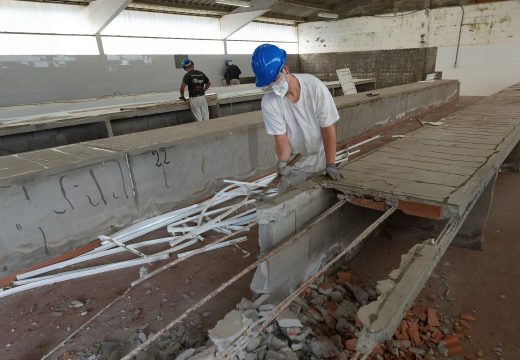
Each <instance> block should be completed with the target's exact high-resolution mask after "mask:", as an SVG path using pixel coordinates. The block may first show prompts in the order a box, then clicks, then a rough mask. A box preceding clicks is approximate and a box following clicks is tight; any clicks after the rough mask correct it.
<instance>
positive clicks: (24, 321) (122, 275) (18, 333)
mask: <svg viewBox="0 0 520 360" xmlns="http://www.w3.org/2000/svg"><path fill="white" fill-rule="evenodd" d="M478 99H479V98H467V97H463V98H461V99H460V100H459V101H457V102H454V103H450V104H447V105H444V106H442V107H440V108H438V109H435V110H433V111H430V112H427V113H425V114H422V115H421V116H420V117H421V119H422V120H423V121H435V120H442V117H443V116H445V115H447V114H449V113H451V112H453V111H456V110H458V109H459V108H461V107H464V106H467V105H469V104H471V103H473V102H475V101H478ZM419 126H420V124H419V122H418V121H416V120H414V119H410V120H405V121H403V122H401V123H400V124H398V125H396V126H392V127H390V128H388V129H385V130H384V131H383V132H381V131H379V132H378V133H381V134H383V135H384V136H383V138H382V139H380V140H376V141H373V142H371V143H369V144H368V145H366V146H364V147H363V152H366V151H369V150H372V149H374V148H376V147H378V146H380V145H382V144H384V143H386V142H388V141H391V140H392V138H391V135H392V134H402V133H406V132H409V131H412V130H414V129H416V128H418V127H419ZM366 137H367V136H366V135H365V136H363V137H361V139H362V138H366ZM358 141H359V139H355V140H353V141H352V142H351V143H356V142H358ZM504 179H507V180H504ZM515 190H516V191H518V190H520V175H519V174H509V173H508V174H501V175H500V177H499V180H498V182H497V190H496V198H495V202H494V205H493V211H492V214H491V217H490V221H489V224H488V230H487V243H486V246H485V251H484V252H475V251H469V250H464V249H456V248H453V249H449V250H448V253H447V254H446V256H445V258H444V259H443V262H446V261H448V262H449V264H450V265H449V266H444V267H440V268H439V269H437V270H436V272H437V273H438V275H442V276H444V277H446V279H447V282H448V283H449V284H450V288H451V294H450V296H449V297H450V298H451V297H453V298H454V300H451V299H450V300H448V301H446V300H445V299H443V297H442V296H443V294H444V292H445V290H446V289H445V285H444V283H443V282H440V283H439V281H436V279H431V280H430V281H429V283H428V285H427V287H426V289H425V291H423V293H422V294H421V296H420V299H426V295H427V294H431V293H433V294H435V295H437V297H438V300H436V301H435V302H434V305H437V306H438V307H439V311H440V312H443V313H445V314H450V313H453V314H458V313H460V312H463V311H467V310H472V309H474V310H476V311H477V313H476V317H477V319H478V320H477V322H476V323H475V324H474V326H473V328H472V329H470V330H468V331H467V332H466V334H468V335H470V336H472V339H473V341H472V342H471V343H470V342H469V340H468V339H465V344H464V345H465V348H466V349H467V351H468V354H469V353H471V351H474V352H476V350H477V349H482V350H484V352H485V353H486V354H490V350H491V348H492V347H494V346H495V345H496V343H497V342H498V341H502V343H503V345H504V355H503V356H504V359H516V357H515V356H516V354H519V353H520V345H519V344H520V341H519V340H518V334H519V333H520V328H519V324H520V313H519V310H518V308H516V307H515V305H516V304H518V302H519V300H520V296H519V295H520V286H519V285H520V280H519V276H520V275H519V274H520V267H519V265H518V263H517V262H516V258H517V257H518V255H520V251H519V249H520V245H519V243H518V241H515V238H514V235H513V234H515V233H518V230H519V228H520V224H518V223H517V222H516V216H515V215H514V214H518V213H519V211H520V199H515V198H514V197H512V196H510V194H514V193H515ZM397 224H398V223H390V224H389V225H388V226H387V227H385V229H384V231H383V233H382V234H383V235H382V236H380V237H379V238H378V240H376V241H374V242H372V243H371V244H370V245H369V246H368V247H367V248H366V249H365V250H364V251H363V252H362V253H361V254H360V256H358V257H357V258H356V259H355V260H354V262H353V263H352V266H353V269H354V270H355V271H356V272H358V274H359V276H361V277H363V278H366V279H367V280H368V281H375V280H376V279H382V278H385V277H386V275H387V274H388V273H389V272H390V270H391V269H392V268H394V267H396V266H397V264H398V261H399V257H400V254H402V253H404V252H406V251H407V250H408V248H409V247H411V245H412V244H413V243H415V242H416V241H417V238H416V237H415V236H416V234H415V235H414V234H413V232H408V231H404V229H403V228H402V226H398V225H397ZM389 236H391V238H392V240H389ZM256 237H257V235H256V232H251V233H250V234H249V238H250V241H248V242H247V243H243V245H242V244H241V247H242V248H244V249H245V250H247V251H250V252H251V256H249V257H247V258H241V253H240V252H239V251H238V250H237V249H235V248H227V249H222V250H219V251H215V252H212V253H208V254H205V255H200V256H197V257H195V258H193V261H186V262H184V263H182V264H181V265H179V266H177V267H175V268H172V269H170V270H169V271H167V272H165V273H163V274H161V275H159V276H157V277H155V278H154V279H151V280H149V281H147V282H145V283H144V284H142V285H140V286H138V287H137V288H136V289H134V290H133V291H132V292H130V293H129V296H128V297H126V298H125V299H124V300H122V301H121V302H119V303H117V304H115V305H114V306H113V307H111V308H110V309H109V310H107V311H106V312H105V313H104V314H103V315H102V316H101V317H99V319H97V320H96V321H94V322H93V323H92V324H90V326H89V327H88V328H86V329H85V330H84V331H82V332H80V333H79V334H78V335H77V336H76V337H75V341H74V342H72V343H71V344H70V345H68V346H67V347H64V348H62V349H61V350H60V351H59V352H57V353H56V354H57V355H59V354H60V353H62V352H63V351H65V350H68V349H74V350H77V349H80V348H81V347H82V346H87V345H90V344H92V343H94V342H99V341H102V340H111V341H116V342H121V343H124V342H125V341H126V340H127V339H128V338H129V337H133V336H135V333H136V331H138V330H139V329H144V331H145V333H149V332H155V331H157V330H158V329H160V328H162V327H163V326H165V325H166V324H167V323H168V322H169V321H171V320H172V319H174V318H176V317H177V316H178V315H179V314H181V313H182V312H183V311H184V310H185V309H187V308H189V307H190V306H191V305H193V304H194V303H195V302H196V301H197V300H199V299H200V298H202V297H203V296H205V295H206V294H208V293H209V292H211V290H213V289H214V288H216V287H217V286H218V285H219V284H220V283H221V282H222V281H225V280H227V279H229V278H230V277H231V276H233V275H234V274H235V273H236V272H238V271H240V270H241V269H243V268H244V267H245V266H247V265H248V264H249V263H251V262H252V261H254V259H255V258H256V254H257V251H258V249H257V246H256ZM376 250H377V251H376ZM374 257H375V258H374ZM374 259H379V260H380V261H374ZM158 265H159V264H158ZM158 265H156V266H158ZM470 269H471V270H470ZM251 276H252V273H251V274H250V276H249V277H245V278H243V279H242V281H240V282H238V283H237V284H236V285H234V286H232V287H230V288H229V289H228V290H227V291H226V292H225V293H223V294H222V295H220V296H219V297H217V298H215V300H214V301H213V302H211V303H210V304H208V306H207V307H206V308H204V309H202V310H201V312H203V311H210V313H211V316H210V317H208V318H206V319H204V323H203V326H204V328H210V327H212V326H213V325H214V324H215V323H216V321H217V320H218V319H220V318H221V317H223V315H224V314H225V313H226V312H227V311H229V310H230V309H231V308H233V307H234V305H235V304H236V303H237V302H238V301H240V298H241V297H242V296H245V297H248V296H249V295H250V294H249V286H248V285H249V282H250V279H251ZM137 277H138V268H134V269H127V270H121V271H118V272H113V273H110V274H108V275H105V276H92V277H89V278H84V279H79V280H76V281H70V282H67V283H63V284H59V285H56V286H52V287H47V288H43V289H40V290H33V291H29V292H26V293H22V294H19V295H16V296H13V297H10V298H6V299H2V300H1V301H0V304H1V306H0V334H1V335H0V359H29V360H30V359H39V358H40V357H41V356H42V355H43V354H45V353H47V352H48V351H49V350H50V349H52V348H53V347H54V346H55V345H56V344H58V343H59V342H60V341H61V340H62V339H64V338H65V337H66V336H67V335H68V334H70V332H71V331H73V330H75V329H76V328H78V327H79V326H80V325H81V324H83V323H84V322H85V321H86V320H87V319H88V318H89V317H90V316H92V315H93V314H95V313H96V312H97V311H99V310H100V309H102V308H103V307H104V306H106V305H107V304H108V303H110V302H111V301H112V300H113V299H114V298H116V297H117V296H118V295H119V294H121V293H123V292H124V291H125V290H126V289H127V287H128V286H129V283H130V282H131V281H133V280H135V279H136V278H137ZM467 288H469V289H467ZM503 294H505V295H506V296H505V298H501V297H500V296H501V295H503ZM75 299H78V300H81V301H82V302H84V303H85V306H84V307H82V308H77V309H75V308H70V307H69V306H68V304H69V302H70V301H71V300H75ZM425 301H427V300H425ZM85 311H87V313H86V314H84V312H85ZM53 313H54V314H53ZM60 313H61V314H60ZM82 313H83V314H84V315H83V316H82ZM515 336H516V338H515ZM515 346H516V348H515ZM130 349H131V347H130V346H129V348H128V350H130ZM474 352H473V353H474ZM53 358H54V357H53ZM486 358H488V357H486Z"/></svg>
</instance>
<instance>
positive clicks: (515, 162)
mask: <svg viewBox="0 0 520 360" xmlns="http://www.w3.org/2000/svg"><path fill="white" fill-rule="evenodd" d="M503 166H504V167H506V168H507V169H508V170H510V171H513V172H520V143H518V144H516V146H515V147H514V148H513V150H512V151H511V152H510V153H509V156H508V157H507V158H506V160H505V161H504V164H503Z"/></svg>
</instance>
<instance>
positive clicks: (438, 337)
mask: <svg viewBox="0 0 520 360" xmlns="http://www.w3.org/2000/svg"><path fill="white" fill-rule="evenodd" d="M443 337H444V334H443V333H442V332H441V331H440V330H438V329H433V331H432V337H431V339H432V340H433V341H435V342H439V341H441V340H442V338H443Z"/></svg>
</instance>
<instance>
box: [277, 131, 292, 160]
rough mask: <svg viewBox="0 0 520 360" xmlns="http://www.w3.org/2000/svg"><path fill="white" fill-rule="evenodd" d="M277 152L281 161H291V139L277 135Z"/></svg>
mask: <svg viewBox="0 0 520 360" xmlns="http://www.w3.org/2000/svg"><path fill="white" fill-rule="evenodd" d="M274 143H275V152H276V157H277V158H278V160H279V161H289V158H290V157H291V152H292V149H291V145H290V144H289V137H288V136H287V134H286V135H275V137H274Z"/></svg>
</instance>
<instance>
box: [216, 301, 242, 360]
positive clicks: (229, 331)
mask: <svg viewBox="0 0 520 360" xmlns="http://www.w3.org/2000/svg"><path fill="white" fill-rule="evenodd" d="M245 328H246V327H245V326H244V324H243V322H242V315H241V314H240V313H239V312H238V311H236V310H233V311H230V312H229V313H227V314H226V316H224V318H223V319H222V320H220V321H219V322H217V325H216V326H215V327H214V328H213V329H211V330H209V331H208V335H209V338H210V339H211V341H213V343H214V344H215V346H216V347H217V349H218V350H219V351H223V350H224V349H225V348H227V347H228V346H229V344H231V343H232V342H233V341H234V340H236V339H237V338H238V337H239V336H240V335H241V333H242V331H243V330H244V329H245Z"/></svg>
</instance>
